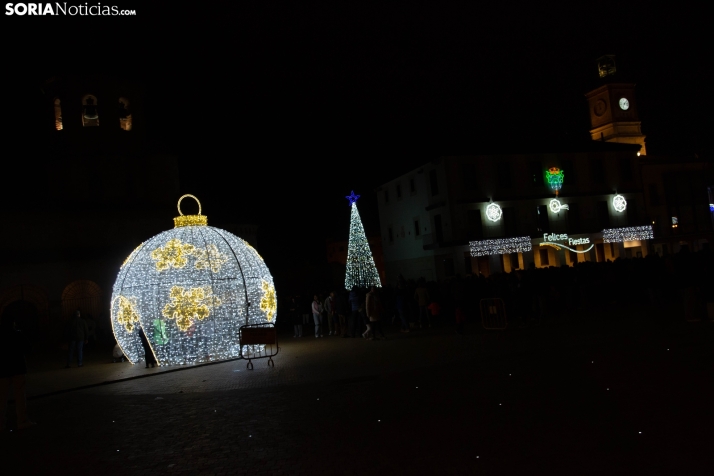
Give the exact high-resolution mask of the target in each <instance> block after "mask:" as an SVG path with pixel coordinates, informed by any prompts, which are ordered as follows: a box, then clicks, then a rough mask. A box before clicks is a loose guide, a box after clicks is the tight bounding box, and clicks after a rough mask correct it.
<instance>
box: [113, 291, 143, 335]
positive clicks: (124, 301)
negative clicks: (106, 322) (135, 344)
mask: <svg viewBox="0 0 714 476" xmlns="http://www.w3.org/2000/svg"><path fill="white" fill-rule="evenodd" d="M117 322H118V323H119V324H121V325H123V326H124V328H125V329H126V331H127V332H133V331H134V323H137V322H139V315H138V314H137V313H136V299H129V298H126V297H124V296H119V310H118V312H117Z"/></svg>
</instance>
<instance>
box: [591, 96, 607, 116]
mask: <svg viewBox="0 0 714 476" xmlns="http://www.w3.org/2000/svg"><path fill="white" fill-rule="evenodd" d="M606 110H607V103H606V102H605V101H603V100H602V99H598V100H597V102H596V103H595V107H594V111H593V112H595V115H596V116H602V115H603V114H605V111H606Z"/></svg>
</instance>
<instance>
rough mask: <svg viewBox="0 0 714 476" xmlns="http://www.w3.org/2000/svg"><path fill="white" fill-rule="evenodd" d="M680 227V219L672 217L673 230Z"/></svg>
mask: <svg viewBox="0 0 714 476" xmlns="http://www.w3.org/2000/svg"><path fill="white" fill-rule="evenodd" d="M678 226H679V218H677V217H672V228H677V227H678Z"/></svg>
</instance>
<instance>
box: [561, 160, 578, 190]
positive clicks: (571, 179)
mask: <svg viewBox="0 0 714 476" xmlns="http://www.w3.org/2000/svg"><path fill="white" fill-rule="evenodd" d="M561 164H562V167H561V170H562V171H563V185H564V186H566V187H569V186H575V185H576V181H575V178H576V175H575V167H574V166H573V161H572V160H563V161H561ZM573 188H574V187H573Z"/></svg>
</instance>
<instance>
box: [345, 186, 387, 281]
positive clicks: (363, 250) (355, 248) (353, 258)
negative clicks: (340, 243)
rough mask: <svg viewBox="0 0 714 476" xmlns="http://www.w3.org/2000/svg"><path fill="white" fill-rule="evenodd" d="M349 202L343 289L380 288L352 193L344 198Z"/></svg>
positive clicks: (355, 198) (354, 196)
mask: <svg viewBox="0 0 714 476" xmlns="http://www.w3.org/2000/svg"><path fill="white" fill-rule="evenodd" d="M345 198H346V199H347V200H349V201H350V207H351V208H352V214H351V217H350V240H349V244H348V245H347V273H346V274H345V288H346V289H352V287H353V286H357V287H360V288H368V287H370V286H377V287H382V283H381V281H380V279H379V273H377V267H376V266H375V264H374V258H372V251H371V250H370V249H369V243H368V242H367V236H366V235H365V234H364V227H363V226H362V219H361V218H360V216H359V212H358V211H357V199H358V198H359V195H355V192H354V191H353V192H352V193H351V195H349V196H348V197H345Z"/></svg>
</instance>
